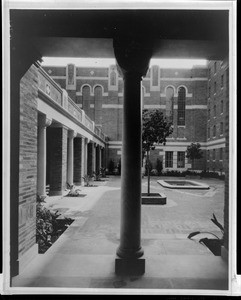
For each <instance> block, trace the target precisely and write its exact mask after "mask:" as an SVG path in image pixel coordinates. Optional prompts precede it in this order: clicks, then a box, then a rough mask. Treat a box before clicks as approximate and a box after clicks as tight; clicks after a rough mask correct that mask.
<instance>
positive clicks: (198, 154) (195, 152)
mask: <svg viewBox="0 0 241 300" xmlns="http://www.w3.org/2000/svg"><path fill="white" fill-rule="evenodd" d="M200 148H201V145H200V144H199V143H191V145H189V146H188V147H187V155H186V157H187V158H189V159H191V161H192V170H194V161H195V159H200V158H202V157H203V152H202V150H201V149H200Z"/></svg>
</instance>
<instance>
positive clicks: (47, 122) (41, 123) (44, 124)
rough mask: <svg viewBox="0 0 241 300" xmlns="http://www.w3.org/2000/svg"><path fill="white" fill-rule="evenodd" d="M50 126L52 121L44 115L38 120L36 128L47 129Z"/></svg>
mask: <svg viewBox="0 0 241 300" xmlns="http://www.w3.org/2000/svg"><path fill="white" fill-rule="evenodd" d="M51 124H52V119H51V118H48V117H47V116H46V115H41V116H39V118H38V126H39V127H41V128H43V127H48V126H50V125H51Z"/></svg>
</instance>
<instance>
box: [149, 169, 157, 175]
mask: <svg viewBox="0 0 241 300" xmlns="http://www.w3.org/2000/svg"><path fill="white" fill-rule="evenodd" d="M150 174H151V175H152V176H157V175H158V172H157V169H152V170H151V172H150Z"/></svg>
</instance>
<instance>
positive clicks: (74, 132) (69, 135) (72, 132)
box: [68, 130, 77, 139]
mask: <svg viewBox="0 0 241 300" xmlns="http://www.w3.org/2000/svg"><path fill="white" fill-rule="evenodd" d="M76 136H77V132H76V131H74V130H69V131H68V137H69V138H70V139H73V138H75V137H76Z"/></svg>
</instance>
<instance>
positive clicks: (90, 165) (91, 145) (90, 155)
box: [87, 142, 95, 175]
mask: <svg viewBox="0 0 241 300" xmlns="http://www.w3.org/2000/svg"><path fill="white" fill-rule="evenodd" d="M94 151H95V148H94V143H93V142H89V143H88V152H87V153H88V158H87V174H88V175H92V174H93V171H94V165H93V162H94Z"/></svg>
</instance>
